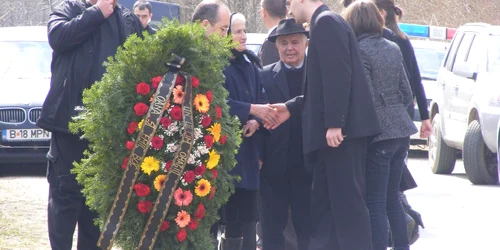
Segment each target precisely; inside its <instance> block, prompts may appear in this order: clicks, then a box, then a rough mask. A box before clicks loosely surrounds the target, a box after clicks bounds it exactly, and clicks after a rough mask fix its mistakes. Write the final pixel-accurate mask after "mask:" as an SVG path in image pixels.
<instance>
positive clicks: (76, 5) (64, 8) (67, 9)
mask: <svg viewBox="0 0 500 250" xmlns="http://www.w3.org/2000/svg"><path fill="white" fill-rule="evenodd" d="M87 7H90V6H87V4H86V2H84V1H77V0H68V1H63V2H61V3H60V4H59V5H58V6H57V7H56V8H55V9H54V12H62V13H66V14H70V13H71V12H83V11H84V10H85V9H86V8H87Z"/></svg>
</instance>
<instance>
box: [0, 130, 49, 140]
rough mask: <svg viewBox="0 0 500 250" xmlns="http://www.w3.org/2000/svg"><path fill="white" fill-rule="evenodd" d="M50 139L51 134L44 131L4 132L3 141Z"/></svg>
mask: <svg viewBox="0 0 500 250" xmlns="http://www.w3.org/2000/svg"><path fill="white" fill-rule="evenodd" d="M49 139H50V132H48V131H45V130H43V129H6V130H2V140H3V141H43V140H49Z"/></svg>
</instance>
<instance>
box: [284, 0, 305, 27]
mask: <svg viewBox="0 0 500 250" xmlns="http://www.w3.org/2000/svg"><path fill="white" fill-rule="evenodd" d="M286 4H287V8H288V15H289V16H290V17H293V18H295V20H296V21H297V23H299V24H302V23H305V22H307V19H306V18H305V17H304V16H305V14H304V6H302V5H303V3H301V2H300V0H287V1H286Z"/></svg>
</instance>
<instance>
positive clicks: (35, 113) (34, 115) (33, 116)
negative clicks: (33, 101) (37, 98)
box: [28, 109, 42, 123]
mask: <svg viewBox="0 0 500 250" xmlns="http://www.w3.org/2000/svg"><path fill="white" fill-rule="evenodd" d="M40 113H42V109H31V110H30V112H29V114H28V118H29V120H30V122H31V123H36V121H37V120H38V117H40Z"/></svg>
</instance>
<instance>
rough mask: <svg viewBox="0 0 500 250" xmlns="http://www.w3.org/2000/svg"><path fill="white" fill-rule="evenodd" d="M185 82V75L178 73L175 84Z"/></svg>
mask: <svg viewBox="0 0 500 250" xmlns="http://www.w3.org/2000/svg"><path fill="white" fill-rule="evenodd" d="M182 84H184V77H183V76H181V75H177V78H176V79H175V86H177V85H182Z"/></svg>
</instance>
